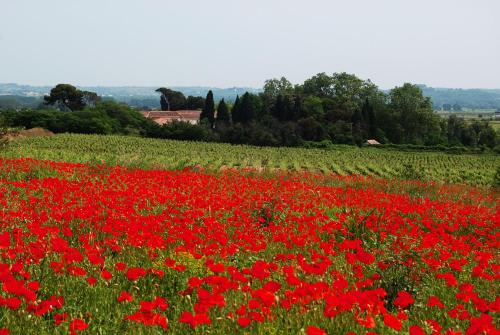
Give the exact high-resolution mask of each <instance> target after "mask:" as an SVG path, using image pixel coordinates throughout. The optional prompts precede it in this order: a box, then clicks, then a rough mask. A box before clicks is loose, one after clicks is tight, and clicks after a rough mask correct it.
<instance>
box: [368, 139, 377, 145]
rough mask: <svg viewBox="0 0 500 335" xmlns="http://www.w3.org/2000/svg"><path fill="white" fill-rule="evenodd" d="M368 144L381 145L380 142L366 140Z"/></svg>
mask: <svg viewBox="0 0 500 335" xmlns="http://www.w3.org/2000/svg"><path fill="white" fill-rule="evenodd" d="M366 144H370V145H377V144H380V142H379V141H377V140H366Z"/></svg>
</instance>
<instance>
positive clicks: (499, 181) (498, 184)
mask: <svg viewBox="0 0 500 335" xmlns="http://www.w3.org/2000/svg"><path fill="white" fill-rule="evenodd" d="M491 186H492V187H494V188H500V166H499V167H497V172H496V173H495V176H494V177H493V182H492V183H491Z"/></svg>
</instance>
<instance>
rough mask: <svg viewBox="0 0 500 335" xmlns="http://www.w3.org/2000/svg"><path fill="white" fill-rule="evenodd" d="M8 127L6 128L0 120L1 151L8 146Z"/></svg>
mask: <svg viewBox="0 0 500 335" xmlns="http://www.w3.org/2000/svg"><path fill="white" fill-rule="evenodd" d="M7 143H8V140H7V127H5V125H4V123H3V121H2V119H0V150H2V149H3V148H5V147H6V146H7Z"/></svg>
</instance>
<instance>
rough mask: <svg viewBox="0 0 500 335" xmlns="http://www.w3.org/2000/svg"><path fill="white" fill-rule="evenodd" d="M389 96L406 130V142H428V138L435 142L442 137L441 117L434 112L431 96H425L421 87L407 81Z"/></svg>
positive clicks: (391, 105) (404, 138)
mask: <svg viewBox="0 0 500 335" xmlns="http://www.w3.org/2000/svg"><path fill="white" fill-rule="evenodd" d="M389 96H390V107H391V108H392V110H393V111H395V112H396V114H397V115H398V116H399V121H400V123H401V127H402V128H403V130H404V132H403V134H404V135H403V141H404V142H406V143H412V144H426V143H425V142H426V140H427V139H433V140H432V141H431V142H435V141H436V140H437V139H438V138H439V137H440V129H441V128H440V118H439V116H438V115H437V114H435V113H434V110H433V109H432V103H431V100H430V98H428V97H424V95H423V93H422V89H421V88H420V87H418V86H417V85H412V84H408V83H406V84H404V85H403V86H401V87H396V88H393V89H392V90H391V92H390V94H389ZM428 144H435V143H428Z"/></svg>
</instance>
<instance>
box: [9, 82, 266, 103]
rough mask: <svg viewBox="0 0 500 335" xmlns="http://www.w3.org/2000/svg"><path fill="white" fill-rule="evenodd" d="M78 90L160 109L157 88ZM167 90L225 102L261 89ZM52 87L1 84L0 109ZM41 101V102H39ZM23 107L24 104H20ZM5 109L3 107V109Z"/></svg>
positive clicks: (125, 87)
mask: <svg viewBox="0 0 500 335" xmlns="http://www.w3.org/2000/svg"><path fill="white" fill-rule="evenodd" d="M78 88H80V89H83V90H86V91H91V92H96V93H97V94H99V95H101V96H102V97H104V98H112V99H114V100H117V101H121V102H125V103H128V104H130V105H132V106H135V107H149V108H159V107H160V96H159V94H158V93H156V92H155V90H156V89H157V88H158V87H155V86H149V87H142V86H118V87H104V86H85V87H82V86H78ZM169 88H171V89H173V90H176V91H180V92H182V93H183V94H184V95H185V96H186V97H187V96H190V95H192V96H203V97H205V96H206V95H207V93H208V91H209V90H212V92H213V93H214V98H215V100H220V99H222V98H224V99H226V100H227V101H230V102H232V101H234V100H235V99H236V96H237V95H240V96H241V95H243V94H245V92H247V91H248V92H251V93H258V92H260V91H261V89H256V88H251V87H232V88H218V87H201V86H192V87H191V86H190V87H176V86H169ZM51 89H52V86H30V85H18V84H11V83H9V84H1V83H0V108H1V106H2V101H3V100H5V98H4V97H5V96H9V99H11V98H12V97H13V96H17V97H32V98H33V99H35V98H39V99H40V98H42V97H43V96H44V95H45V94H48V93H49V92H50V90H51ZM39 101H41V100H39ZM22 105H23V107H28V106H25V104H22ZM4 108H5V107H4Z"/></svg>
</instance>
